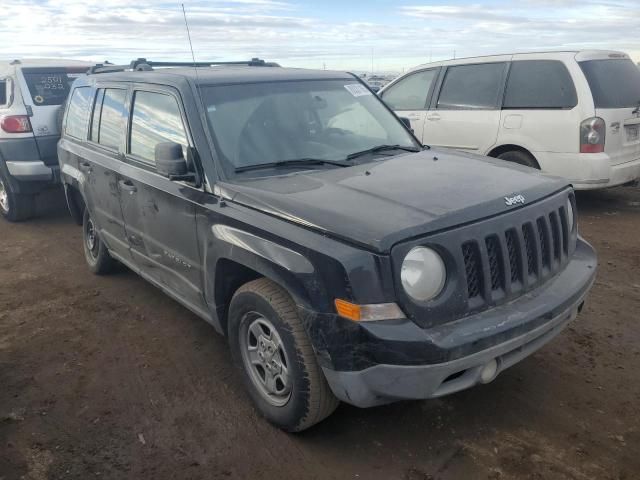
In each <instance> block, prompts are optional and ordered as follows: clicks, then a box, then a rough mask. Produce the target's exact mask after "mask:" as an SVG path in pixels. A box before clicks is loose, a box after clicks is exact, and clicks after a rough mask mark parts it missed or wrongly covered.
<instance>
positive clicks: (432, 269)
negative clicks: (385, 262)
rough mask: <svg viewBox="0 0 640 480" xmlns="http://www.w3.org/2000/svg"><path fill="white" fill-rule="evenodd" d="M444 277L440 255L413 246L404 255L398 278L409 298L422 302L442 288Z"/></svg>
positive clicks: (445, 277)
mask: <svg viewBox="0 0 640 480" xmlns="http://www.w3.org/2000/svg"><path fill="white" fill-rule="evenodd" d="M446 279H447V271H446V268H445V266H444V262H443V261H442V257H440V255H438V254H437V253H436V252H435V251H434V250H432V249H430V248H426V247H415V248H412V249H411V251H409V253H407V256H406V257H404V260H403V262H402V267H401V269H400V280H401V281H402V286H403V288H404V290H405V291H406V292H407V294H409V296H410V297H411V298H413V299H415V300H419V301H422V302H424V301H427V300H431V299H432V298H435V297H436V296H437V295H438V294H439V293H440V292H441V291H442V289H443V288H444V283H445V280H446Z"/></svg>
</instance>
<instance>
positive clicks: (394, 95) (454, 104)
mask: <svg viewBox="0 0 640 480" xmlns="http://www.w3.org/2000/svg"><path fill="white" fill-rule="evenodd" d="M380 96H381V97H382V99H383V100H384V101H385V102H386V103H387V105H389V107H390V108H391V109H393V110H394V111H395V112H396V114H397V115H398V116H399V117H405V118H408V119H409V120H410V122H411V128H412V129H413V131H414V133H415V134H416V136H417V137H418V138H419V139H421V140H422V142H423V143H424V144H428V145H432V146H438V147H448V148H456V149H460V150H466V151H469V152H474V153H478V154H481V155H488V156H492V157H498V158H502V159H504V160H509V161H513V162H517V163H520V164H524V165H528V166H531V167H534V168H539V169H542V170H544V171H546V172H549V173H552V174H556V175H560V176H563V177H566V178H568V179H569V180H570V181H571V182H572V183H573V185H574V187H575V188H576V189H594V188H603V187H611V186H614V185H622V184H625V183H630V182H633V181H635V180H637V179H638V178H640V135H639V129H640V70H639V69H638V67H637V66H636V65H635V64H634V63H633V62H632V61H631V59H630V58H629V56H628V55H626V54H625V53H621V52H612V51H594V50H591V51H580V52H577V51H574V52H546V53H518V54H512V55H496V56H490V57H477V58H464V59H457V60H449V61H446V62H437V63H429V64H425V65H421V66H419V67H416V68H415V69H412V70H411V71H410V72H408V73H406V74H404V75H402V76H401V77H399V78H397V79H396V80H394V81H393V82H391V83H390V84H389V85H387V86H386V87H385V88H384V89H382V90H381V92H380Z"/></svg>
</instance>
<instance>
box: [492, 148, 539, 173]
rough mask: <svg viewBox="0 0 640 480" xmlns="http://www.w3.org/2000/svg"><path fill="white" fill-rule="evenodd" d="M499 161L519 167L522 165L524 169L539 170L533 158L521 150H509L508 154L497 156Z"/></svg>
mask: <svg viewBox="0 0 640 480" xmlns="http://www.w3.org/2000/svg"><path fill="white" fill-rule="evenodd" d="M498 158H499V159H500V160H506V161H507V162H513V163H517V164H519V165H524V166H525V167H531V168H535V169H537V170H540V165H538V162H537V161H536V159H535V158H533V156H532V155H531V154H529V153H527V152H523V151H521V150H511V151H509V152H504V153H501V154H500V155H498Z"/></svg>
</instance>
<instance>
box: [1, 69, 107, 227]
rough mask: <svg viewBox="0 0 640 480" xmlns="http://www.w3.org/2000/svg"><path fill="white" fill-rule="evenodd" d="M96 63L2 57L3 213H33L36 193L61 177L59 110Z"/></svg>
mask: <svg viewBox="0 0 640 480" xmlns="http://www.w3.org/2000/svg"><path fill="white" fill-rule="evenodd" d="M91 65H95V63H90V62H79V61H73V60H64V59H60V60H35V59H33V60H13V61H5V62H0V214H2V216H4V217H5V218H7V219H8V220H11V221H18V220H24V219H26V218H29V217H30V216H31V215H32V214H33V208H34V200H35V196H36V195H37V194H38V193H39V192H41V191H42V190H44V189H45V188H48V187H50V186H52V185H56V184H58V182H59V175H58V155H57V151H56V146H57V143H58V139H59V138H60V129H59V121H58V120H59V116H60V113H61V111H62V108H63V104H64V102H65V100H66V99H67V95H68V94H69V87H70V85H71V83H72V82H73V80H75V78H76V77H78V76H79V75H82V74H84V73H85V72H86V71H87V69H88V68H89V67H90V66H91Z"/></svg>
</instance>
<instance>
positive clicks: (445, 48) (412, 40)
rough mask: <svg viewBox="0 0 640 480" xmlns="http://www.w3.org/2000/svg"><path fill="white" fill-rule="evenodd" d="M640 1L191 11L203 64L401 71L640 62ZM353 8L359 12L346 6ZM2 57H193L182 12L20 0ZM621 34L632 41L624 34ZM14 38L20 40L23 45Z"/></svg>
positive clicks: (277, 4)
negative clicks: (509, 59) (554, 58)
mask: <svg viewBox="0 0 640 480" xmlns="http://www.w3.org/2000/svg"><path fill="white" fill-rule="evenodd" d="M636 4H637V0H633V1H631V0H603V2H595V1H592V0H580V1H577V0H525V1H523V2H518V3H514V2H509V1H508V0H493V1H492V2H491V3H488V4H487V3H484V4H480V3H475V2H471V3H455V4H446V3H444V2H442V3H440V4H433V3H428V4H427V3H426V1H425V4H418V5H415V4H412V5H408V4H404V5H403V1H402V0H401V1H400V4H389V5H387V6H380V7H377V8H375V9H374V8H372V7H370V4H369V3H367V2H366V0H352V2H351V3H350V4H349V5H347V4H345V8H344V11H343V9H341V11H339V12H337V11H336V8H337V7H332V8H333V10H330V5H335V4H333V3H327V4H326V5H324V4H318V5H309V4H304V5H303V4H296V3H294V2H293V1H281V0H214V1H206V0H191V1H188V2H186V4H185V6H186V10H187V17H188V20H189V25H190V29H191V36H192V40H193V45H194V49H195V52H196V57H197V58H199V59H201V60H218V59H220V60H222V59H224V60H231V59H243V58H251V57H255V56H259V57H262V58H266V59H268V60H274V61H278V62H280V63H282V64H283V65H292V66H306V67H316V68H317V67H321V66H322V64H323V63H326V64H327V66H328V67H329V68H336V69H369V68H371V63H372V57H373V62H374V66H375V68H376V69H378V68H380V69H396V70H398V69H400V68H405V67H411V66H413V65H415V64H417V63H423V62H425V61H427V60H428V59H429V57H432V58H433V59H434V60H435V59H440V58H449V57H451V56H452V55H453V52H454V50H455V51H456V54H457V55H458V56H461V55H465V56H472V55H484V54H491V53H501V52H506V51H514V50H518V51H522V50H539V49H568V48H571V49H573V48H576V49H577V48H613V49H622V50H625V51H628V52H630V53H631V54H634V55H637V56H638V57H640V33H639V32H640V29H638V28H637V25H638V22H639V21H640V9H638V8H637V6H636ZM348 6H351V7H352V8H346V7H348ZM2 12H3V13H2V16H1V17H0V56H1V57H5V58H7V57H9V58H11V57H13V58H16V57H21V56H32V57H33V56H47V57H60V56H64V57H73V58H84V59H91V60H96V61H103V60H105V59H109V60H111V61H114V62H122V63H127V62H128V61H129V60H130V59H131V58H137V57H146V58H156V59H167V60H172V59H181V60H184V59H185V58H190V53H189V45H188V42H187V36H186V30H185V26H184V18H183V15H182V10H181V8H180V5H179V4H178V3H168V2H165V1H152V0H139V1H137V2H135V4H134V3H133V2H131V1H130V0H65V1H64V2H61V1H53V0H43V1H42V0H41V1H35V0H34V1H27V0H14V1H12V2H11V3H10V4H6V5H3V7H2ZM621 32H624V34H621ZM16 39H19V41H18V42H16Z"/></svg>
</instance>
